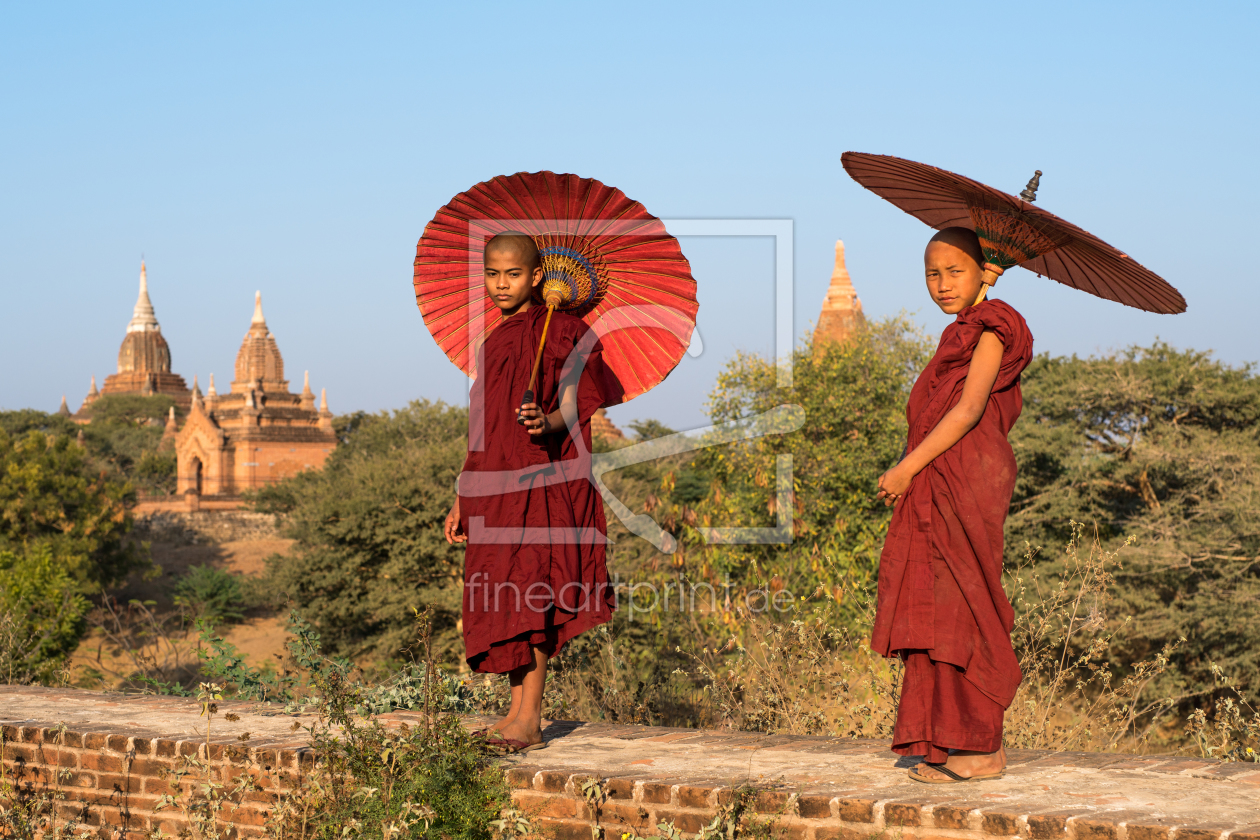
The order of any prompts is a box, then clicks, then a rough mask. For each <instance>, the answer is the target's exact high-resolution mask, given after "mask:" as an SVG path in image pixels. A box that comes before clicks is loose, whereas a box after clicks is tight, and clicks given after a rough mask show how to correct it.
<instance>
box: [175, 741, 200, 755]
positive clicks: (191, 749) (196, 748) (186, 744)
mask: <svg viewBox="0 0 1260 840" xmlns="http://www.w3.org/2000/svg"><path fill="white" fill-rule="evenodd" d="M177 749H178V751H179V755H182V756H185V757H187V758H196V757H197V756H198V755H200V754H201V742H200V741H180V742H179V746H178V748H177Z"/></svg>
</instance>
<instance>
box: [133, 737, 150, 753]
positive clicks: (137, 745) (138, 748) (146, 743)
mask: <svg viewBox="0 0 1260 840" xmlns="http://www.w3.org/2000/svg"><path fill="white" fill-rule="evenodd" d="M152 749H153V742H152V741H150V740H149V739H148V738H132V739H131V750H132V752H134V753H135V754H136V755H149V753H150V751H151V750H152Z"/></svg>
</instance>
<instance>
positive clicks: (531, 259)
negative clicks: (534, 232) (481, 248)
mask: <svg viewBox="0 0 1260 840" xmlns="http://www.w3.org/2000/svg"><path fill="white" fill-rule="evenodd" d="M491 252H493V253H496V254H511V255H512V256H514V257H518V258H519V259H520V261H521V262H522V263H523V264H524V267H525V268H537V267H538V266H539V265H540V262H539V259H538V246H537V245H535V244H534V238H533V237H532V236H529V235H528V234H524V233H518V232H517V231H514V230H508V231H504V232H503V233H499V234H495V235H494V236H493V237H491V238H490V241H489V242H487V243H486V249H485V252H484V254H485V256H487V257H488V256H489V255H490V254H491Z"/></svg>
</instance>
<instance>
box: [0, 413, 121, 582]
mask: <svg viewBox="0 0 1260 840" xmlns="http://www.w3.org/2000/svg"><path fill="white" fill-rule="evenodd" d="M134 498H135V497H134V493H133V491H132V490H131V487H130V486H129V485H128V484H126V483H125V482H122V481H118V480H116V479H114V478H111V477H110V476H109V475H107V474H105V473H104V472H98V471H96V470H94V469H93V467H92V464H91V463H90V460H89V458H88V456H87V453H85V452H84V450H83V449H82V447H80V446H78V445H77V444H76V443H75V441H74V440H73V439H72V438H70V437H68V436H64V435H51V436H50V435H46V434H44V433H43V432H37V431H32V432H27V433H26V434H25V435H23V436H22V437H20V438H15V437H12V436H10V435H9V434H7V433H6V432H4V431H2V430H0V549H4V550H9V551H13V552H17V553H20V552H25V551H27V550H30V549H33V548H34V547H35V546H38V545H44V546H47V547H48V548H49V550H50V551H51V553H52V556H53V557H54V558H56V562H57V564H58V565H59V566H60V567H61V568H62V569H64V570H65V571H66V573H67V574H68V575H69V576H70V579H71V580H73V581H74V582H75V584H76V586H77V587H78V590H79V591H80V592H82V593H84V594H91V593H94V592H98V591H100V590H101V589H102V588H103V587H105V586H109V585H111V584H113V583H116V582H119V581H121V580H122V579H123V578H124V577H125V576H126V575H127V573H128V572H130V571H131V570H132V569H134V568H137V567H138V566H139V565H140V563H141V558H140V556H139V554H138V553H137V552H136V551H135V550H134V548H133V547H131V546H128V545H126V544H124V541H123V538H124V536H125V535H126V534H127V532H128V531H129V530H130V528H131V515H130V513H129V512H128V505H129V503H131V502H133V501H134Z"/></svg>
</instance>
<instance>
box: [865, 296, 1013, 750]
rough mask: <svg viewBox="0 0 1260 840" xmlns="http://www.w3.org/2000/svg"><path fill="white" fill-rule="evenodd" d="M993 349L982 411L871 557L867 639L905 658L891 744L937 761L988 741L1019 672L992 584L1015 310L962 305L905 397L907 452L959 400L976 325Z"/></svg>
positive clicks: (993, 740)
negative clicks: (996, 344) (875, 559)
mask: <svg viewBox="0 0 1260 840" xmlns="http://www.w3.org/2000/svg"><path fill="white" fill-rule="evenodd" d="M986 329H987V330H992V331H993V332H994V333H995V334H996V335H997V337H998V338H999V339H1000V340H1001V342H1002V359H1001V363H1000V366H999V369H998V376H997V380H996V381H995V382H994V383H993V388H992V391H991V392H990V394H989V400H988V403H987V404H986V406H985V410H984V414H983V416H982V417H981V418H980V421H979V422H978V423H977V424H976V426H975V427H974V428H973V429H972V430H971V431H969V432H968V433H967V434H966V435H964V436H963V437H962V439H961V440H959V441H958V442H957V443H956V444H954V445H953V446H952V447H950V448H949V449H948V450H946V451H945V452H943V453H941V454H940V455H939V456H937V457H936V458H935V459H934V460H933V461H932V462H931V463H930V464H928V465H927V467H925V468H924V469H923V470H922V471H921V472H920V473H919V474H918V475H916V476H915V477H914V479H913V480H912V481H911V482H910V488H909V489H908V490H907V491H906V493H905V495H904V496H903V497H902V499H901V501H900V502H899V503H898V504H897V509H896V510H895V511H894V513H893V518H892V522H891V523H890V525H889V529H888V537H887V539H886V540H885V542H884V550H883V553H882V554H881V556H880V562H879V591H878V598H877V602H876V603H877V606H876V613H875V626H874V629H873V632H872V638H871V647H872V649H873V650H875V651H876V652H878V653H880V654H883V655H884V656H900V657H901V658H902V659H903V660H905V662H906V671H905V679H904V680H903V683H902V695H901V702H900V705H899V707H898V712H897V724H896V726H895V729H894V733H893V749H894V750H895V751H896V752H899V753H901V754H903V755H926V756H927V760H928V761H930V762H933V763H939V762H943V761H944V760H945V758H946V756H947V755H948V753H947V752H946V750H947V749H950V748H953V749H965V750H978V751H980V752H992V751H994V750H996V749H997V748H998V747H999V746H1001V740H1002V716H1003V713H1004V712H1005V710H1006V708H1007V707H1008V706H1009V705H1010V704H1011V700H1012V699H1013V698H1014V696H1015V690H1016V689H1017V688H1018V687H1019V683H1020V680H1021V679H1022V674H1021V673H1020V668H1019V660H1018V658H1017V657H1016V656H1015V651H1014V649H1013V648H1012V646H1011V630H1012V629H1013V627H1014V617H1015V616H1014V611H1013V610H1012V608H1011V604H1010V600H1009V599H1008V598H1007V596H1006V592H1005V591H1004V590H1003V588H1002V543H1003V533H1002V530H1003V525H1004V523H1005V521H1006V513H1007V509H1008V508H1009V507H1010V501H1011V493H1012V492H1013V490H1014V488H1015V474H1016V465H1015V454H1014V452H1013V451H1012V449H1011V445H1010V443H1009V442H1008V440H1007V434H1008V433H1009V432H1010V430H1011V427H1012V426H1013V425H1014V424H1015V420H1016V419H1017V418H1018V417H1019V413H1020V410H1021V409H1022V407H1023V397H1022V395H1021V393H1020V374H1021V373H1022V372H1023V370H1024V368H1025V367H1027V366H1028V363H1029V362H1030V361H1031V360H1032V343H1033V339H1032V334H1031V333H1030V332H1029V330H1028V325H1027V324H1026V323H1025V322H1024V319H1023V318H1022V317H1021V316H1020V314H1019V313H1018V312H1016V311H1015V310H1014V309H1013V308H1011V306H1010V305H1008V304H1006V303H1004V302H1002V301H1000V300H989V301H985V302H983V303H981V304H979V305H978V306H972V307H968V308H967V309H965V310H963V311H962V312H961V313H960V314H959V315H958V317H957V319H955V321H954V323H952V324H950V325H949V326H948V327H946V328H945V331H944V332H943V333H942V334H941V341H940V344H939V346H938V347H937V350H936V354H935V355H934V356H933V358H932V361H931V362H929V363H928V366H927V367H926V368H925V369H924V371H923V373H922V374H921V375H920V376H919V378H918V380H917V381H916V382H915V384H914V388H913V389H912V391H911V393H910V400H909V403H908V404H907V406H906V418H907V420H908V422H909V434H908V440H907V452H909V451H910V450H912V449H914V448H915V447H916V446H918V445H919V444H920V443H922V442H923V440H924V438H926V437H927V436H928V434H929V433H930V432H931V431H932V429H933V428H935V427H936V424H937V423H939V422H940V421H941V419H942V418H943V417H944V416H945V414H946V413H947V412H948V411H949V410H950V409H952V408H953V407H954V406H955V405H957V404H958V401H959V399H960V397H961V396H962V389H963V383H964V382H965V381H966V378H967V373H968V371H969V370H970V366H971V356H972V353H973V352H974V351H975V348H976V345H977V343H978V342H979V341H980V336H981V334H982V333H983V332H984V331H985V330H986Z"/></svg>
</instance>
